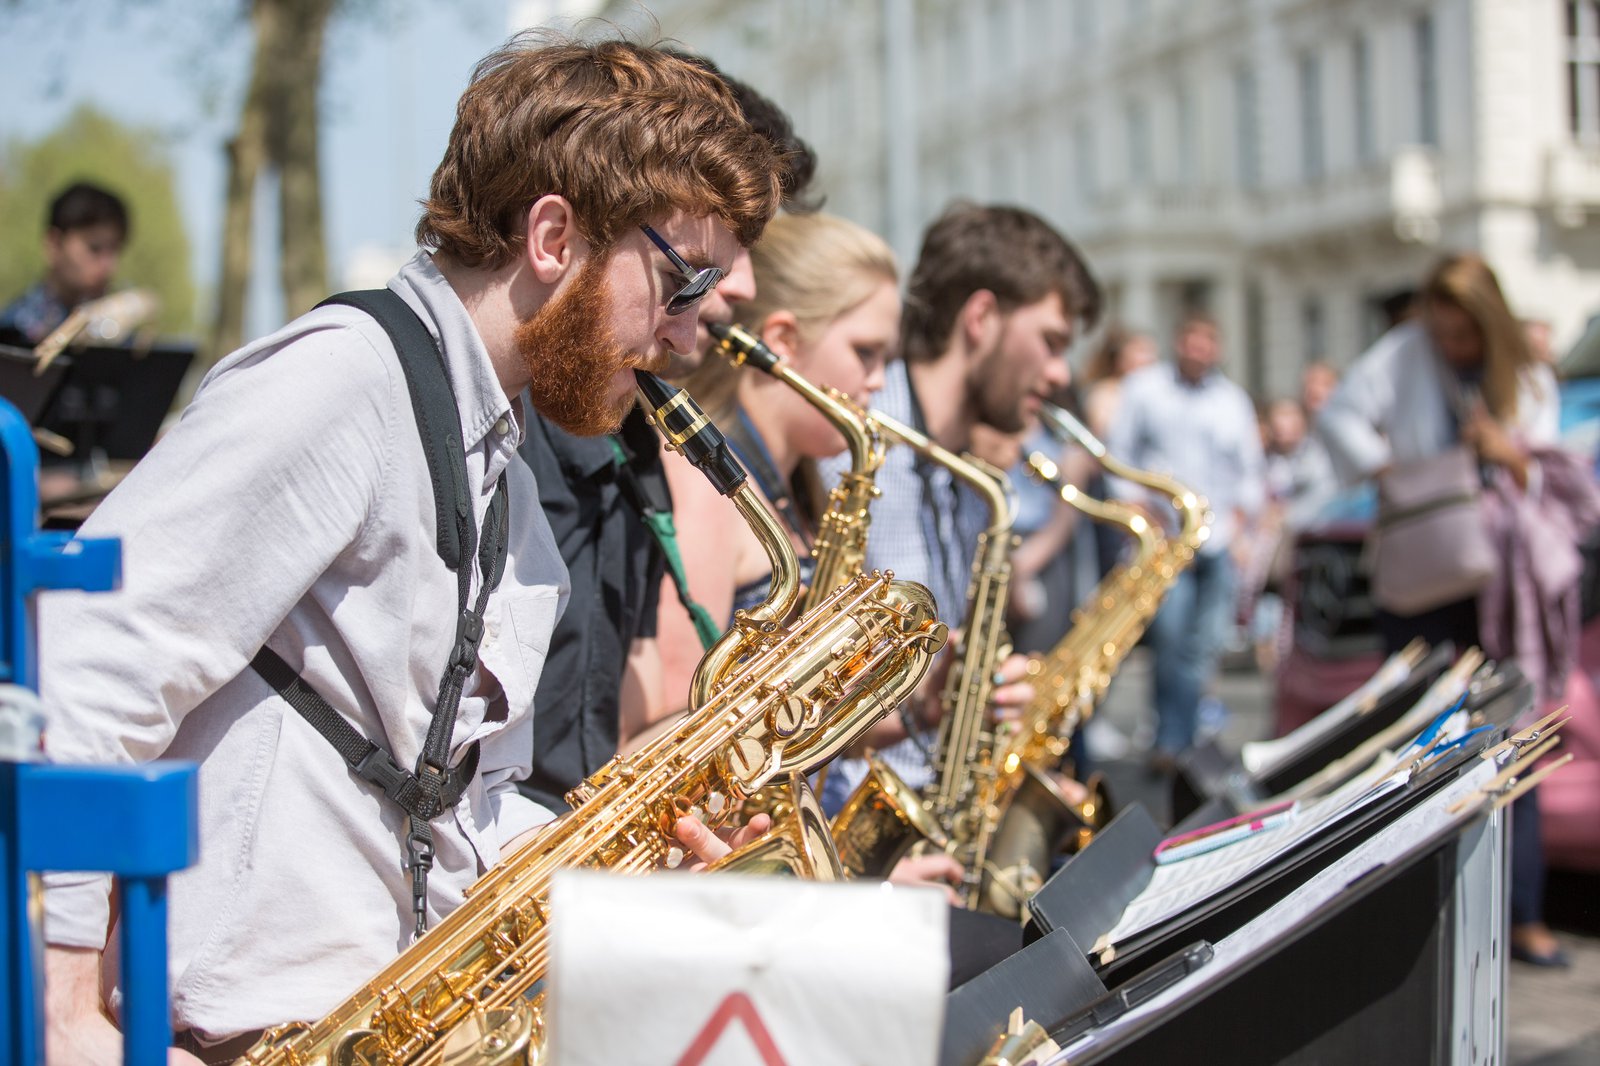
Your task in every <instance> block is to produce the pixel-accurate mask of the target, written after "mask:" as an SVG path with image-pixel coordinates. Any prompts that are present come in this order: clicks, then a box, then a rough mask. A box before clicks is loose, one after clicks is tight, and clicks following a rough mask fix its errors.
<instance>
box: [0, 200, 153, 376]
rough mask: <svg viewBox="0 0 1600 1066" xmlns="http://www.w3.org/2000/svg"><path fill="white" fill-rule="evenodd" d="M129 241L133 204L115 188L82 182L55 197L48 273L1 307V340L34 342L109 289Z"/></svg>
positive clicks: (47, 236) (47, 242)
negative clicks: (5, 305)
mask: <svg viewBox="0 0 1600 1066" xmlns="http://www.w3.org/2000/svg"><path fill="white" fill-rule="evenodd" d="M127 243H128V209H127V207H125V206H124V205H123V202H122V200H121V199H120V198H119V197H118V196H117V195H116V194H115V193H111V192H108V191H106V190H105V189H102V188H100V187H99V186H98V185H90V184H89V183H88V182H77V183H75V184H72V185H69V186H68V187H67V188H66V189H65V190H63V191H62V192H61V193H60V194H59V195H58V196H57V197H56V198H55V199H54V200H52V201H51V203H50V214H49V217H48V218H47V219H46V220H45V231H44V262H45V275H44V277H43V278H42V279H41V280H40V281H39V282H38V283H37V284H36V285H34V286H33V288H31V289H29V290H28V291H27V292H25V293H23V294H22V295H21V296H19V297H17V298H16V299H15V300H13V301H12V302H11V304H10V305H9V306H7V307H6V309H5V310H4V311H0V340H6V341H11V342H14V343H19V344H22V345H24V346H26V347H30V348H31V347H33V346H34V345H35V344H38V343H39V342H40V341H42V340H44V338H45V337H47V336H49V335H50V332H51V331H52V330H54V329H55V328H56V327H57V326H59V325H61V323H62V322H63V321H64V320H65V319H66V317H67V315H69V314H70V313H71V312H72V309H73V308H75V307H77V306H78V305H79V304H81V303H84V302H86V301H88V300H96V299H99V298H100V297H102V296H104V295H105V294H106V290H107V289H109V288H110V286H111V278H112V277H113V275H115V274H116V272H117V263H118V262H119V261H120V260H121V258H122V249H123V246H124V245H126V244H127Z"/></svg>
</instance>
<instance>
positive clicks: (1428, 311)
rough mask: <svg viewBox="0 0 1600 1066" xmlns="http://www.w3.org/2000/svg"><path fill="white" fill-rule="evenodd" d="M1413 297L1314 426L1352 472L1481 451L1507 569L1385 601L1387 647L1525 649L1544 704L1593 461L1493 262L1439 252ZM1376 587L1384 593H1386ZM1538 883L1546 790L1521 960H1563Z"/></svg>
mask: <svg viewBox="0 0 1600 1066" xmlns="http://www.w3.org/2000/svg"><path fill="white" fill-rule="evenodd" d="M1417 308H1418V312H1417V314H1416V315H1415V316H1414V317H1412V318H1410V319H1408V320H1406V321H1403V322H1402V323H1401V324H1400V325H1398V326H1397V327H1396V328H1394V329H1392V330H1390V331H1389V332H1388V333H1386V334H1385V335H1384V336H1383V337H1382V338H1380V339H1379V340H1378V342H1377V343H1376V344H1374V345H1373V346H1372V348H1371V349H1369V350H1368V351H1367V352H1366V353H1365V354H1364V355H1362V356H1361V358H1360V359H1359V360H1357V361H1356V363H1355V365H1353V366H1352V367H1351V368H1350V370H1349V372H1348V374H1347V375H1346V377H1345V380H1344V382H1343V383H1342V384H1341V385H1340V386H1339V389H1338V391H1337V392H1335V394H1334V396H1333V398H1332V399H1330V400H1329V401H1328V405H1327V407H1326V408H1325V409H1324V410H1323V412H1322V416H1321V418H1320V420H1319V422H1318V431H1319V433H1320V435H1321V436H1322V438H1323V440H1324V441H1325V442H1326V444H1327V447H1328V451H1329V454H1330V456H1331V458H1332V460H1333V465H1334V468H1335V470H1336V471H1337V472H1338V475H1339V477H1340V478H1341V479H1342V480H1343V481H1344V482H1346V483H1355V482H1357V481H1360V480H1363V479H1365V478H1369V477H1374V476H1381V475H1383V474H1384V473H1386V472H1388V471H1390V470H1391V469H1394V468H1399V467H1402V466H1403V465H1404V464H1410V463H1417V462H1420V461H1423V460H1427V459H1430V458H1432V457H1435V456H1438V455H1440V454H1442V453H1444V452H1445V451H1447V450H1449V449H1451V448H1453V447H1456V446H1457V445H1466V446H1467V447H1468V448H1470V449H1471V452H1472V454H1473V455H1474V456H1475V457H1476V460H1477V465H1478V473H1479V477H1480V479H1481V482H1482V485H1483V488H1484V491H1483V494H1482V497H1481V501H1480V502H1481V504H1482V507H1481V508H1480V513H1481V514H1482V516H1483V520H1484V521H1485V523H1486V524H1487V525H1488V527H1489V529H1490V532H1491V539H1492V540H1493V541H1497V542H1498V544H1497V551H1498V552H1499V553H1500V558H1501V559H1503V560H1504V572H1503V573H1500V574H1497V575H1495V576H1494V577H1492V578H1491V579H1490V581H1489V584H1488V586H1487V587H1486V588H1485V589H1484V590H1483V591H1482V592H1480V593H1477V594H1473V595H1469V596H1466V597H1465V598H1462V599H1460V600H1457V601H1455V602H1451V603H1445V604H1442V605H1440V606H1437V607H1434V608H1430V609H1427V610H1423V611H1420V612H1419V613H1416V614H1412V615H1409V616H1407V615H1399V614H1396V613H1394V612H1392V611H1389V610H1384V609H1382V608H1380V609H1379V610H1378V612H1377V622H1378V629H1379V632H1380V633H1381V634H1382V636H1383V640H1384V645H1385V650H1386V651H1387V652H1393V651H1395V650H1397V649H1399V648H1401V647H1403V646H1404V645H1405V644H1406V643H1407V642H1408V641H1410V640H1411V639H1412V638H1413V637H1422V638H1424V639H1426V640H1427V641H1429V642H1430V643H1438V642H1440V641H1444V640H1449V641H1451V642H1453V643H1454V644H1455V646H1456V647H1457V648H1458V649H1464V648H1467V647H1470V646H1474V645H1478V646H1481V647H1482V648H1483V650H1484V651H1485V652H1486V653H1487V654H1488V655H1490V656H1491V657H1492V658H1497V659H1505V658H1514V659H1515V660H1516V661H1517V664H1518V665H1519V666H1520V667H1522V669H1523V672H1524V673H1525V674H1527V676H1528V677H1529V679H1530V680H1531V681H1532V682H1533V683H1534V686H1535V690H1536V692H1537V694H1538V700H1539V701H1540V702H1541V703H1548V702H1551V701H1554V700H1559V699H1560V697H1561V694H1562V692H1563V690H1564V685H1565V679H1566V676H1567V673H1568V671H1569V670H1570V669H1571V667H1572V665H1573V664H1574V662H1575V661H1576V654H1577V639H1576V631H1577V619H1576V610H1577V602H1576V601H1577V582H1576V577H1575V576H1574V577H1572V578H1571V580H1570V581H1567V582H1566V586H1567V587H1554V588H1552V587H1541V586H1543V585H1544V584H1545V582H1546V580H1547V578H1546V577H1545V576H1544V575H1546V574H1549V573H1551V571H1550V570H1549V569H1548V567H1549V564H1551V563H1553V562H1556V561H1558V560H1560V559H1562V558H1567V557H1570V558H1572V559H1576V556H1577V536H1578V532H1577V529H1582V528H1586V527H1587V524H1588V522H1592V520H1593V519H1592V518H1590V519H1589V520H1588V522H1585V521H1583V520H1582V519H1581V518H1580V517H1579V515H1580V514H1581V513H1582V512H1585V511H1589V510H1592V509H1593V507H1594V505H1595V501H1594V488H1593V484H1592V482H1590V480H1589V478H1588V476H1587V472H1586V471H1584V470H1583V469H1582V464H1580V463H1577V462H1576V461H1575V460H1571V457H1569V456H1567V455H1566V453H1564V452H1561V451H1560V450H1559V449H1557V448H1556V447H1555V445H1556V440H1557V428H1558V421H1559V401H1558V397H1557V392H1556V380H1555V375H1554V374H1553V373H1552V372H1551V369H1550V367H1549V365H1548V364H1547V363H1543V362H1540V361H1538V360H1537V359H1536V358H1535V357H1534V354H1533V352H1532V351H1531V350H1530V348H1529V346H1528V342H1527V337H1526V335H1525V334H1524V332H1523V329H1522V326H1521V325H1520V324H1519V323H1518V322H1517V320H1516V319H1515V318H1514V317H1513V316H1512V314H1511V311H1510V309H1509V308H1508V307H1507V305H1506V301H1505V297H1504V295H1503V294H1502V293H1501V290H1500V285H1499V283H1498V281H1497V279H1496V278H1495V275H1494V272H1493V271H1492V270H1491V269H1490V268H1489V265H1488V264H1487V263H1486V262H1484V260H1483V259H1482V258H1481V257H1479V256H1477V255H1474V254H1470V253H1468V254H1459V255H1453V256H1450V257H1448V258H1446V259H1444V260H1443V261H1442V262H1440V263H1439V265H1438V266H1437V267H1436V268H1435V269H1434V271H1433V272H1432V274H1431V275H1430V276H1429V277H1428V279H1427V282H1426V283H1425V284H1424V286H1423V288H1422V290H1421V293H1420V294H1419V297H1418V300H1417ZM1575 527H1576V528H1575ZM1535 543H1537V544H1538V545H1539V547H1538V548H1537V549H1536V550H1530V549H1532V545H1534V544H1535ZM1572 569H1573V570H1574V571H1576V569H1577V567H1576V565H1575V566H1574V567H1573V568H1572ZM1558 580H1560V579H1558ZM1381 593H1382V590H1381V589H1378V588H1375V589H1374V595H1375V598H1379V597H1381ZM1508 621H1511V622H1512V623H1513V624H1511V625H1510V626H1509V627H1508V625H1507V622H1508ZM1543 894H1544V864H1543V856H1542V854H1541V851H1540V847H1539V815H1538V800H1537V790H1535V791H1534V792H1530V793H1528V794H1527V795H1526V796H1524V797H1523V798H1522V799H1521V800H1519V801H1517V803H1516V804H1515V805H1514V806H1513V808H1512V889H1511V921H1512V928H1511V945H1512V956H1513V958H1518V959H1522V960H1524V961H1528V962H1532V963H1535V964H1540V965H1546V966H1564V965H1566V958H1565V956H1564V954H1563V953H1562V951H1561V948H1560V945H1559V944H1558V943H1557V941H1556V939H1555V937H1554V936H1553V935H1552V934H1551V932H1550V930H1549V928H1548V927H1547V926H1546V925H1545V924H1544V921H1543V916H1542V907H1543V898H1542V897H1543Z"/></svg>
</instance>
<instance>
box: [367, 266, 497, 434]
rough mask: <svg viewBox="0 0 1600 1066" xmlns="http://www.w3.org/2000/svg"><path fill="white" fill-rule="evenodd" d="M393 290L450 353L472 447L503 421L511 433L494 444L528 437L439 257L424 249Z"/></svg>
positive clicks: (453, 388)
mask: <svg viewBox="0 0 1600 1066" xmlns="http://www.w3.org/2000/svg"><path fill="white" fill-rule="evenodd" d="M389 288H391V289H393V290H394V291H395V292H397V293H399V294H400V297H401V298H402V299H404V300H405V302H406V303H407V304H408V305H410V307H411V309H412V310H413V311H415V312H417V314H418V316H419V317H420V318H421V319H422V321H423V324H424V325H426V326H427V327H428V332H429V333H431V334H433V339H434V340H435V341H436V342H438V345H439V349H440V350H441V351H442V352H444V353H445V369H446V371H447V372H448V374H449V376H450V388H451V391H453V392H454V393H455V397H456V413H457V415H458V416H459V417H460V419H461V436H462V443H463V444H464V445H466V448H467V451H469V452H470V451H472V450H473V449H474V448H476V447H477V446H478V445H479V443H481V442H482V441H483V439H484V437H486V436H488V435H489V434H490V433H491V432H493V431H494V428H495V426H496V424H497V423H499V422H500V421H501V420H502V419H503V420H504V421H505V424H506V428H505V431H504V432H503V433H499V434H496V439H495V440H494V442H493V443H494V444H495V445H500V444H502V443H504V444H505V445H508V446H509V447H512V448H515V447H516V446H517V445H518V444H519V443H521V441H522V425H523V422H522V418H521V411H520V410H518V409H517V405H514V404H512V402H511V401H510V400H509V399H508V398H507V397H506V394H505V392H504V391H503V390H502V389H501V388H500V378H499V376H498V375H497V374H496V373H495V370H494V364H493V363H492V362H491V361H490V359H489V350H488V349H487V348H485V347H484V344H483V338H482V337H480V336H478V327H477V326H475V325H473V322H472V316H471V315H469V314H467V309H466V307H465V306H464V305H463V304H462V303H461V298H460V297H458V296H457V295H456V291H455V289H453V288H451V287H450V282H449V281H447V280H445V276H444V275H443V274H441V273H440V272H439V268H438V267H437V266H435V265H434V262H433V256H431V255H429V254H428V253H427V252H426V251H424V250H422V249H418V251H417V254H416V255H414V256H412V257H411V260H410V261H409V262H407V263H406V264H405V266H403V267H401V268H400V270H399V272H398V273H397V274H395V276H394V277H392V278H390V279H389ZM491 450H493V449H491Z"/></svg>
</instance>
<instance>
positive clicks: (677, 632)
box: [657, 214, 900, 707]
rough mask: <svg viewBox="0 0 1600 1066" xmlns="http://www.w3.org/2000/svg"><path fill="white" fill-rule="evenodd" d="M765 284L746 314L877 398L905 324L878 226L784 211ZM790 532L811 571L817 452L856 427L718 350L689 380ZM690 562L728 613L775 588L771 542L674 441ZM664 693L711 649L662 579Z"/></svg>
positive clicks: (853, 393)
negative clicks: (764, 542)
mask: <svg viewBox="0 0 1600 1066" xmlns="http://www.w3.org/2000/svg"><path fill="white" fill-rule="evenodd" d="M751 261H752V266H753V267H754V272H755V281H756V286H755V288H756V295H755V298H754V299H752V300H749V301H747V302H745V303H743V304H740V305H738V306H736V307H735V308H734V313H735V316H736V318H737V320H738V321H739V322H741V323H742V324H743V325H744V326H745V328H746V329H748V330H750V331H751V332H752V333H754V334H756V335H757V336H759V337H760V338H761V339H762V340H763V341H764V342H765V343H766V344H767V346H768V347H770V348H771V349H772V350H773V351H774V352H776V353H777V354H778V355H780V356H782V357H783V358H784V359H785V360H786V361H787V362H788V363H789V365H790V366H792V367H793V368H794V369H795V370H796V371H798V372H799V373H800V374H802V375H804V376H805V377H806V378H808V379H809V380H811V381H813V382H815V383H816V384H818V385H822V386H832V387H833V388H836V389H838V390H840V391H841V392H843V393H845V394H846V395H848V396H850V397H851V398H852V399H854V400H856V401H857V402H859V403H862V404H866V403H869V402H870V401H871V397H872V394H873V393H874V392H876V391H877V390H878V389H879V388H880V387H881V386H882V383H883V368H884V364H885V363H886V361H887V360H888V359H889V357H890V355H891V353H892V352H893V351H894V349H895V344H896V341H897V338H898V336H899V323H900V296H899V291H898V288H897V273H896V270H895V264H894V255H893V253H892V252H891V251H890V250H889V247H888V245H886V244H885V243H884V242H883V241H882V240H881V239H880V238H879V237H877V236H876V235H874V234H872V233H870V232H868V231H867V230H865V229H863V228H861V227H860V226H857V225H855V224H854V223H851V222H847V221H845V220H844V219H841V218H836V217H834V216H831V215H824V214H811V215H786V216H782V217H780V218H778V219H776V220H775V221H774V223H773V224H772V225H771V226H770V227H768V230H767V232H766V234H765V235H764V236H763V238H762V240H761V242H760V243H759V244H757V245H756V246H755V248H753V249H752V250H751ZM683 384H684V385H685V387H686V388H687V389H688V390H689V392H690V393H691V394H692V395H693V396H694V397H695V398H696V399H698V400H699V401H700V403H701V405H702V406H703V407H705V408H706V410H707V412H708V413H709V414H710V415H711V417H712V418H713V420H715V421H716V423H717V425H718V426H720V427H721V428H722V429H723V431H724V432H725V433H726V434H727V436H728V438H729V441H730V443H731V444H732V446H733V448H734V450H735V452H736V453H737V454H738V456H739V458H740V459H741V460H742V461H743V462H744V464H745V467H746V468H747V469H748V470H749V471H750V474H751V481H752V482H753V483H754V484H755V486H756V488H757V491H758V492H760V493H761V494H762V496H763V497H764V498H765V499H766V502H767V503H768V505H769V506H770V507H771V508H772V510H773V512H774V514H776V515H777V516H778V519H779V523H780V525H782V526H783V527H784V529H785V530H786V531H787V532H788V534H789V538H790V540H791V541H792V542H793V544H794V548H795V552H796V554H797V555H799V556H800V558H801V559H802V561H803V564H806V565H803V570H804V571H805V572H804V573H803V574H802V578H803V579H805V580H809V577H810V574H809V565H808V564H809V560H810V554H811V540H812V537H813V535H814V532H815V525H816V520H817V518H818V516H819V515H820V508H821V507H822V505H823V503H824V502H825V499H826V492H825V489H824V487H823V486H821V485H820V484H819V483H818V479H817V476H816V470H815V461H816V460H817V459H821V458H826V457H828V456H832V455H837V454H839V453H840V452H842V451H844V449H845V440H844V438H843V437H842V436H841V435H840V434H839V431H838V430H837V429H835V428H834V426H833V424H832V423H831V422H829V421H828V420H827V419H826V418H825V417H824V416H823V415H822V414H821V413H820V412H818V411H817V410H816V408H814V407H813V406H812V405H811V404H809V403H807V402H806V401H805V399H803V398H802V397H801V396H800V395H798V394H797V393H796V392H795V391H794V390H793V389H791V388H789V387H788V386H787V385H785V384H783V383H782V382H781V381H778V380H776V379H774V378H771V377H769V376H767V375H765V374H760V373H756V372H754V371H737V370H734V369H733V368H731V367H729V366H728V365H727V364H726V363H725V362H723V361H721V360H719V359H709V360H707V361H706V363H705V364H704V365H703V366H702V367H701V369H700V370H699V371H697V372H696V373H695V374H694V375H692V376H691V377H690V378H689V379H688V380H686V381H685V382H683ZM666 474H667V481H668V483H669V485H670V486H671V488H672V498H673V511H674V515H675V519H676V522H677V525H678V533H679V541H680V544H681V545H682V551H683V561H684V569H685V572H686V573H687V575H688V583H689V589H690V592H691V593H692V595H693V597H694V599H695V600H696V601H697V602H698V603H699V604H700V605H701V606H703V607H705V608H706V610H707V611H708V612H710V614H711V617H712V618H713V619H714V620H715V621H716V622H717V623H718V624H719V625H722V626H726V625H727V624H728V623H730V622H731V621H732V619H733V614H734V611H736V610H738V609H740V608H745V607H751V606H754V605H755V604H757V603H760V602H761V600H762V599H764V598H765V597H766V594H767V589H768V585H769V579H770V577H771V574H770V572H769V563H768V560H767V555H766V552H765V550H764V549H763V548H762V547H761V543H760V541H758V540H757V539H756V537H755V535H754V534H753V533H752V532H751V531H750V527H749V526H748V525H747V524H746V523H745V522H744V520H743V519H742V518H740V517H739V514H738V512H737V510H735V508H734V506H733V504H731V503H730V502H729V501H728V500H727V499H725V498H724V497H722V496H720V495H719V494H718V493H717V492H716V490H714V489H713V488H712V487H711V486H710V484H709V483H708V482H707V481H706V479H705V478H704V477H703V476H702V475H701V474H700V473H699V472H698V471H696V470H695V469H694V468H693V467H691V466H690V465H689V464H688V463H686V462H684V461H683V460H682V459H681V458H680V457H678V456H676V455H670V456H668V457H667V458H666ZM657 626H658V640H659V643H660V646H661V655H662V662H663V667H664V671H665V683H666V697H667V706H668V707H672V706H682V705H683V704H684V702H685V700H686V698H687V696H688V692H689V682H690V679H691V678H692V677H693V674H694V669H695V666H696V664H698V663H699V661H700V657H701V656H702V655H703V654H704V649H703V647H702V645H701V642H700V639H699V637H698V635H697V634H696V632H695V629H694V627H693V625H692V623H691V622H690V619H689V617H688V614H687V612H686V611H684V610H683V609H682V608H681V605H680V604H679V602H678V597H677V595H676V592H675V591H673V590H670V589H663V592H662V600H661V608H660V616H659V620H658V622H657Z"/></svg>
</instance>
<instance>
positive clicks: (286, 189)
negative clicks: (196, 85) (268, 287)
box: [258, 0, 335, 316]
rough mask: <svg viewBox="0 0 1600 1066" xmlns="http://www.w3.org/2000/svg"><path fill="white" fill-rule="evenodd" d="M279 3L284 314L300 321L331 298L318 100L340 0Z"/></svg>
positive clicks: (277, 141) (275, 154)
mask: <svg viewBox="0 0 1600 1066" xmlns="http://www.w3.org/2000/svg"><path fill="white" fill-rule="evenodd" d="M258 2H262V0H258ZM279 2H280V3H281V5H282V7H283V9H284V14H285V15H286V16H287V18H286V31H287V32H286V33H285V35H284V39H283V50H282V55H281V57H280V61H279V63H278V67H279V71H280V80H279V93H278V97H277V100H276V101H275V107H274V119H275V126H276V128H275V129H274V131H273V136H271V137H269V138H268V144H269V145H270V147H271V150H272V161H273V163H274V164H275V165H276V166H277V168H278V193H279V201H278V202H279V213H278V217H279V226H280V229H279V244H280V259H279V264H280V272H281V273H280V276H281V279H282V284H283V303H284V312H285V313H286V314H288V315H289V316H294V315H299V314H303V313H304V312H306V311H309V310H310V309H311V308H312V307H313V306H315V305H316V304H317V302H318V301H320V300H321V299H322V298H323V297H324V296H326V295H328V257H327V248H326V244H325V241H324V237H323V226H322V174H321V165H320V158H321V157H320V154H319V152H318V145H317V141H318V132H319V125H318V122H317V97H318V88H319V87H320V86H321V84H322V77H321V74H322V45H323V39H324V37H325V34H326V30H327V26H328V17H329V14H330V13H331V12H332V9H333V5H334V2H335V0H279Z"/></svg>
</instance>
